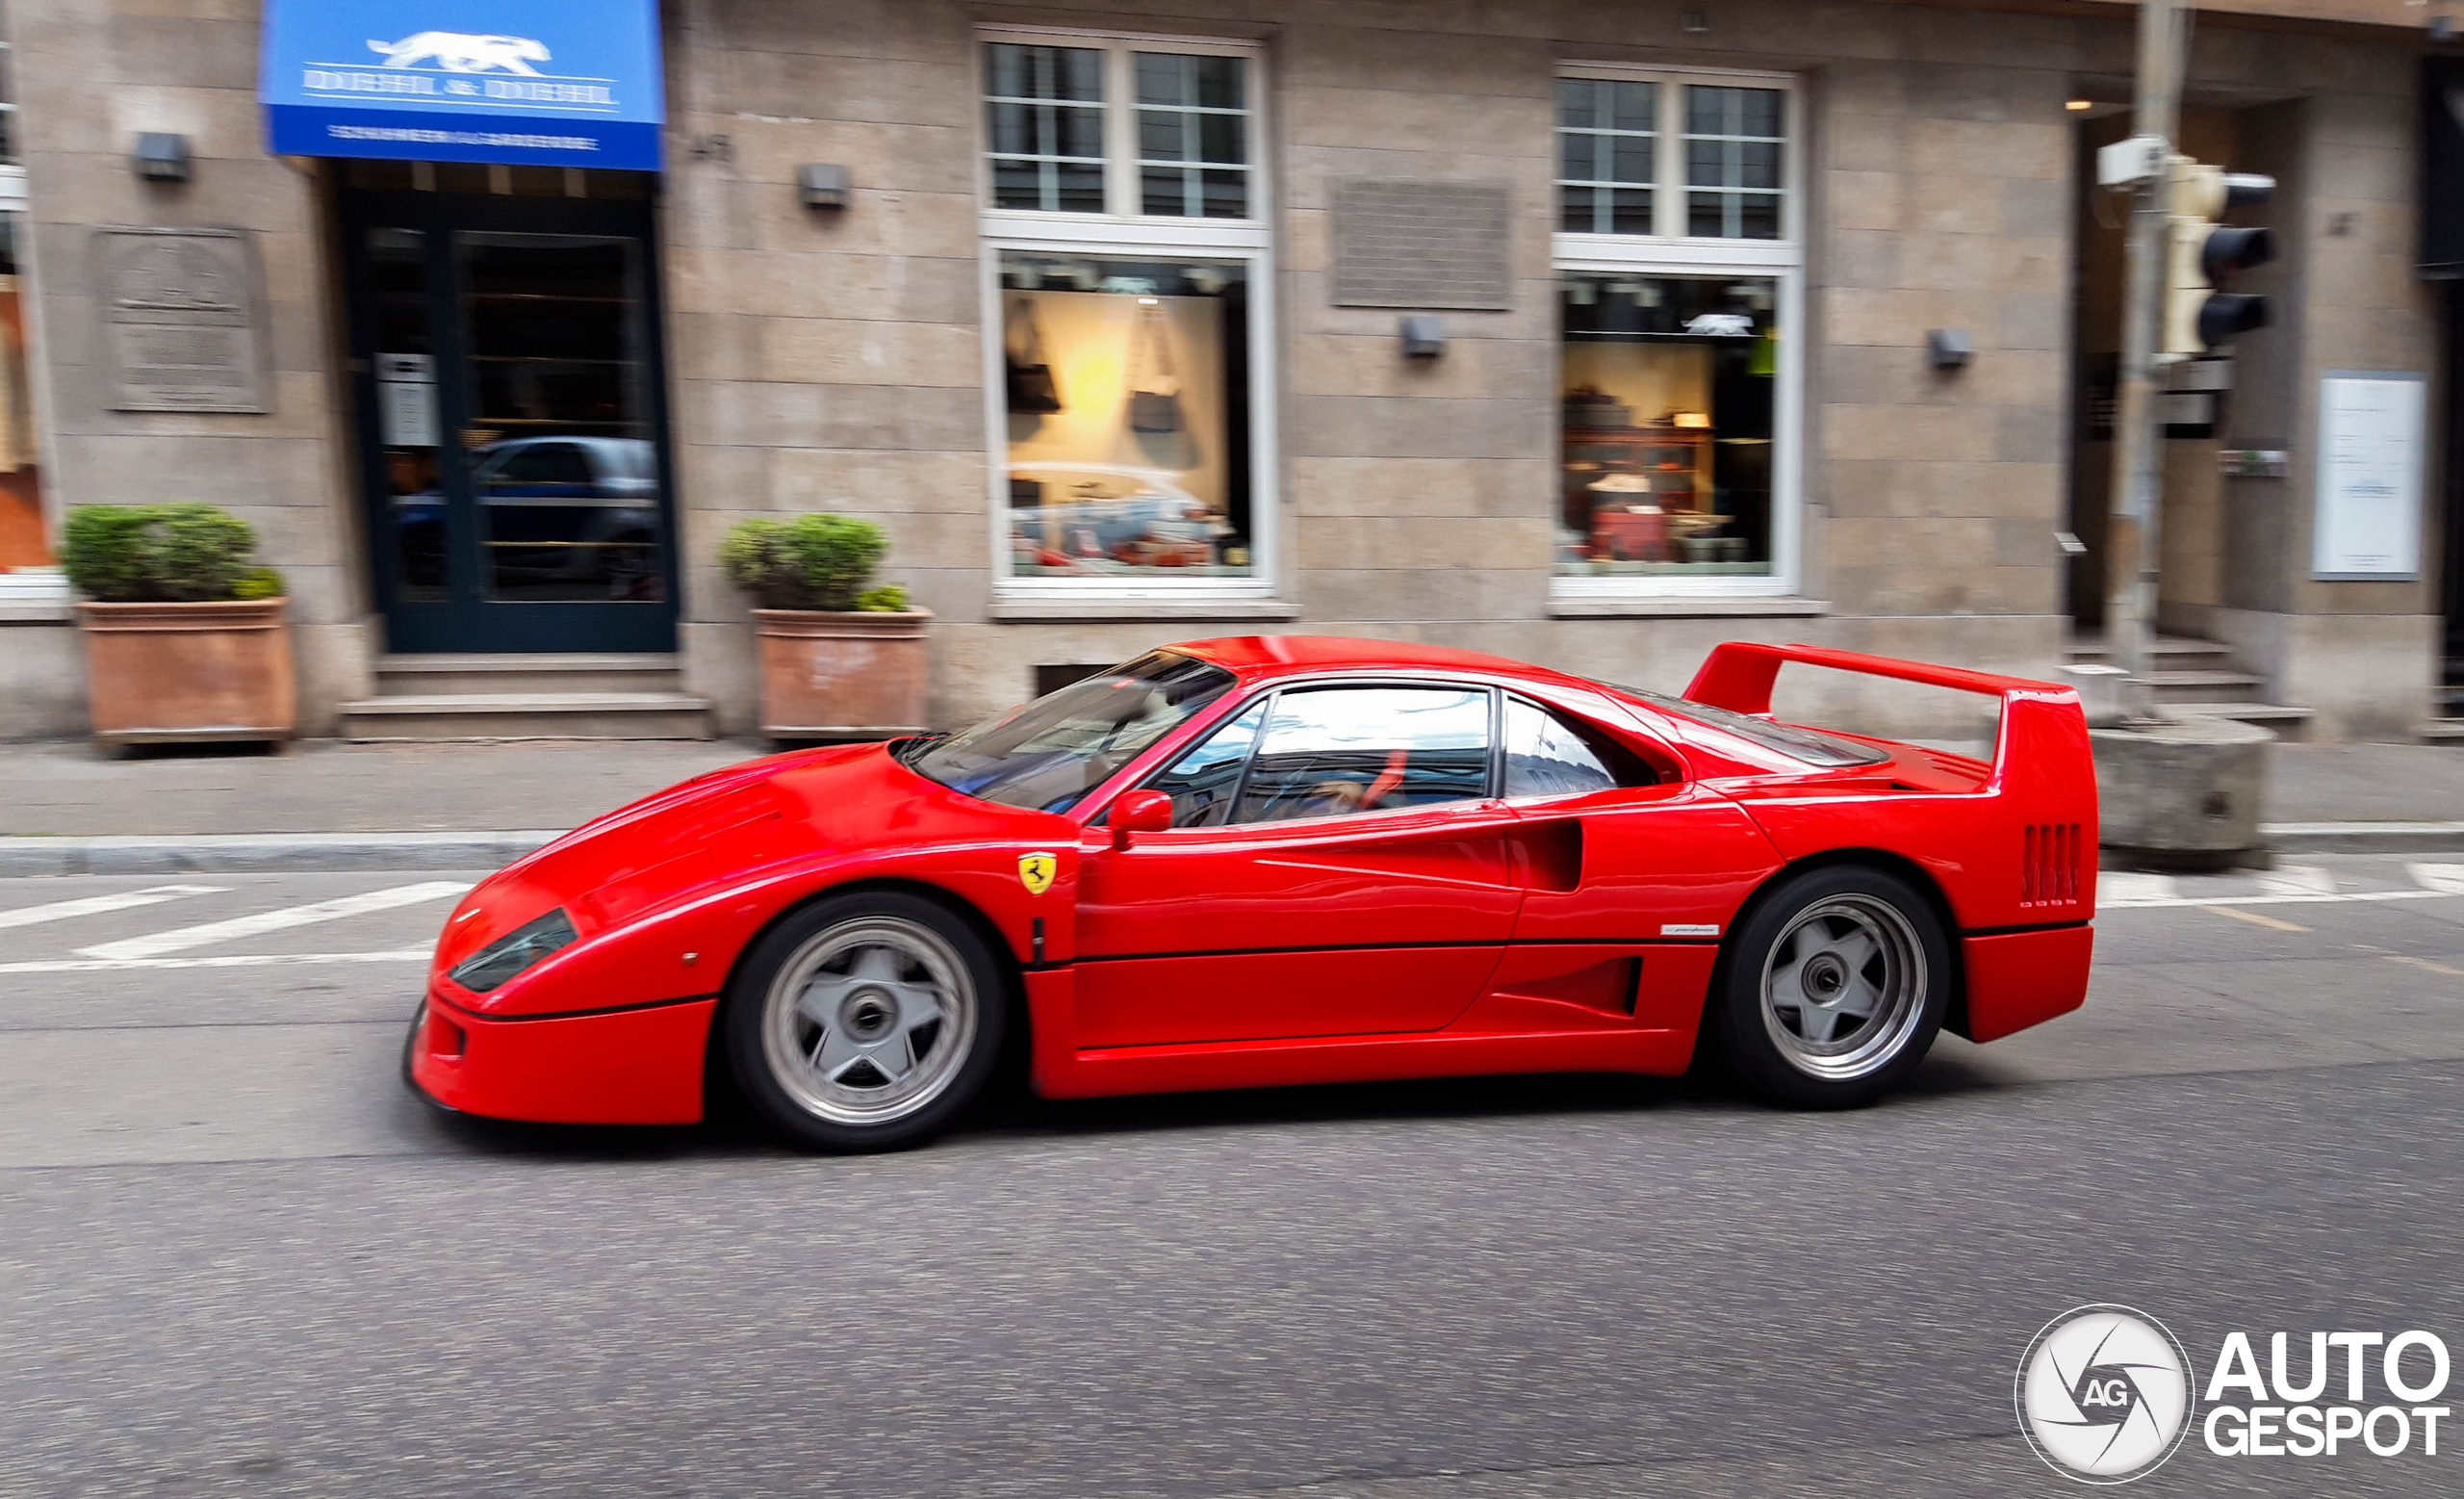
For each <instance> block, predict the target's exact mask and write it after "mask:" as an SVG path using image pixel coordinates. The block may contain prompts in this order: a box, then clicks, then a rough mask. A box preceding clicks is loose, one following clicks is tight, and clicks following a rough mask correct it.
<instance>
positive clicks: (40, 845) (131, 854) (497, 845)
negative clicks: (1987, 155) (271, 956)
mask: <svg viewBox="0 0 2464 1499" xmlns="http://www.w3.org/2000/svg"><path fill="white" fill-rule="evenodd" d="M2259 831H2260V833H2261V834H2262V835H2263V836H2264V838H2265V839H2266V846H2267V847H2269V848H2271V849H2272V850H2273V851H2275V852H2277V853H2280V854H2289V853H2312V854H2412V853H2464V821H2441V822H2271V823H2267V824H2265V825H2263V826H2262V827H2261V828H2260V830H2259ZM563 836H564V835H563V833H562V832H561V831H559V830H556V829H551V828H528V829H522V830H518V831H496V832H469V833H202V834H192V835H187V836H179V835H174V836H171V837H167V838H0V878H14V877H17V876H22V875H39V874H214V873H223V874H247V873H256V874H285V873H317V872H328V871H341V870H351V869H499V868H502V867H503V866H506V865H509V864H511V863H513V861H515V860H516V859H519V858H521V857H522V856H523V855H525V854H526V853H529V852H530V851H531V850H532V849H535V848H537V847H539V846H540V845H542V844H544V843H546V842H548V841H550V840H553V839H557V838H561V837H563Z"/></svg>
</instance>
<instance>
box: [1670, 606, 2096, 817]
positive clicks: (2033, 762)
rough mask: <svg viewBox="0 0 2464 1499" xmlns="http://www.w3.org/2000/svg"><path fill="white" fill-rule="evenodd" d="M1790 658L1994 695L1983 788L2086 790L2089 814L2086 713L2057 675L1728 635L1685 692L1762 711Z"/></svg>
mask: <svg viewBox="0 0 2464 1499" xmlns="http://www.w3.org/2000/svg"><path fill="white" fill-rule="evenodd" d="M1790 662H1795V663H1796V664H1798V665H1803V666H1822V667H1828V668H1829V669H1831V670H1833V671H1852V672H1857V673H1859V674H1861V675H1863V676H1867V677H1889V678H1892V679H1894V680H1896V681H1900V682H1914V683H1920V684H1922V685H1926V686H1933V687H1948V688H1950V689H1952V690H1953V691H1958V692H1974V693H1978V694H1981V695H1983V696H1986V697H1992V698H1999V699H2000V700H2001V703H2002V721H2001V727H2000V728H1999V729H1998V730H1997V731H1996V733H1995V735H1994V742H1993V769H1992V773H1991V775H1990V776H1989V778H1988V780H1987V782H1986V789H1988V790H1989V791H2013V792H2020V793H2022V794H2023V796H2025V799H2027V800H2029V801H2032V802H2033V801H2036V800H2038V799H2039V798H2040V797H2041V798H2042V799H2043V800H2045V801H2047V802H2056V803H2067V804H2069V805H2072V806H2076V805H2078V803H2079V801H2080V799H2082V798H2084V799H2085V801H2086V805H2087V807H2088V808H2089V809H2090V811H2089V814H2088V815H2089V817H2090V819H2092V818H2093V816H2094V812H2093V808H2094V806H2095V788H2096V780H2095V766H2094V762H2093V759H2092V753H2091V751H2090V748H2089V743H2088V719H2087V715H2086V714H2085V713H2083V712H2082V711H2080V708H2079V694H2078V692H2077V691H2075V690H2074V689H2072V688H2070V687H2066V686H2063V685H2060V684H2059V683H2052V682H2037V681H2034V680H2032V679H2030V678H2027V677H2005V676H2002V675H2000V674H1999V673H1995V672H1989V671H1969V670H1967V669H1965V668H1963V667H1959V666H1935V665H1931V664H1928V663H1927V662H1924V661H1908V660H1901V659H1898V658H1896V657H1890V656H1868V655H1866V654H1865V653H1863V652H1862V651H1836V650H1833V649H1831V648H1829V647H1827V646H1819V645H1758V644H1754V643H1752V642H1749V641H1743V640H1732V641H1729V642H1728V643H1726V644H1724V645H1717V646H1713V647H1712V648H1711V654H1710V655H1709V656H1708V657H1707V658H1705V659H1704V661H1703V668H1702V670H1700V671H1698V672H1696V673H1695V674H1694V682H1693V685H1690V686H1688V687H1687V688H1686V689H1685V695H1686V696H1687V697H1688V698H1691V699H1692V700H1694V701H1695V702H1697V703H1707V704H1709V705H1710V706H1711V707H1714V708H1725V709H1727V710H1729V711H1731V712H1738V713H1753V714H1756V715H1758V716H1762V717H1768V716H1769V715H1770V712H1771V687H1772V685H1773V684H1774V683H1776V682H1777V681H1778V680H1779V676H1780V668H1781V667H1782V666H1784V665H1787V664H1789V663H1790ZM2027 793H2035V794H2033V795H2030V794H2027Z"/></svg>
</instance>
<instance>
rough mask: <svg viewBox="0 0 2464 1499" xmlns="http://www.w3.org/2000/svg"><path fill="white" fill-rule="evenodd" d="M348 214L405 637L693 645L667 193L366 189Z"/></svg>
mask: <svg viewBox="0 0 2464 1499" xmlns="http://www.w3.org/2000/svg"><path fill="white" fill-rule="evenodd" d="M342 220H343V225H342V231H343V235H344V243H345V246H346V254H345V256H344V259H345V263H346V265H347V274H348V279H349V283H350V284H349V296H350V302H351V339H352V365H351V368H352V371H353V375H354V382H355V384H356V386H357V391H358V407H359V422H360V452H362V453H363V454H365V455H366V463H365V470H364V476H363V485H364V491H365V493H366V495H367V498H368V508H367V517H368V545H369V553H370V556H371V560H372V563H373V565H374V568H375V583H376V597H377V600H378V604H379V607H381V608H382V610H383V611H384V614H385V620H386V634H387V643H388V645H389V647H390V648H391V649H392V650H394V651H397V652H481V651H672V650H674V649H675V648H676V604H675V598H676V578H675V572H676V562H675V555H674V549H673V546H672V545H671V539H672V538H673V536H674V535H675V528H674V503H673V499H672V489H671V485H670V483H669V481H668V473H669V467H668V454H667V440H666V420H665V416H666V414H665V412H664V411H663V410H662V409H661V403H660V389H661V384H662V380H661V366H660V360H659V346H658V317H657V308H656V307H655V304H654V300H653V298H654V293H655V286H656V277H655V275H654V274H653V267H652V260H651V256H652V241H651V234H650V214H649V205H648V204H647V203H646V202H642V201H624V200H615V201H594V200H590V199H564V198H546V197H515V196H489V195H481V194H450V193H417V192H412V193H354V194H347V195H346V197H345V198H344V203H343V214H342Z"/></svg>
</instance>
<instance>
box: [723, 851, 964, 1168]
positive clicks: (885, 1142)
mask: <svg viewBox="0 0 2464 1499" xmlns="http://www.w3.org/2000/svg"><path fill="white" fill-rule="evenodd" d="M1007 1010H1008V1006H1007V1004H1006V1001H1005V993H1004V986H1003V984H1002V982H1001V970H1000V968H999V967H998V965H997V964H996V963H995V961H994V958H993V955H992V953H991V951H990V950H989V948H988V946H987V945H986V943H984V941H983V939H981V938H980V937H978V936H977V935H976V934H975V932H974V931H973V930H971V929H970V928H969V927H968V926H967V924H966V923H965V922H964V921H962V920H960V919H959V918H958V917H955V916H953V915H952V914H950V913H949V912H948V911H946V910H944V909H943V908H941V907H940V906H938V905H936V904H935V903H933V902H932V901H929V900H925V899H922V898H919V897H917V896H913V895H905V894H899V893H895V892H875V893H863V894H855V895H845V896H837V897H834V898H831V899H827V900H823V901H821V902H819V903H817V904H815V905H813V906H810V907H808V908H806V909H805V910H803V911H801V912H798V913H796V914H795V915H794V916H791V917H788V918H787V919H786V920H784V921H783V922H781V923H780V924H779V925H778V926H777V927H775V928H773V929H772V930H771V932H770V933H769V934H768V935H767V936H765V937H763V938H762V939H761V941H760V942H759V943H756V944H755V946H754V949H753V951H752V952H750V953H749V954H747V955H746V959H745V961H744V963H743V964H742V965H741V966H740V967H739V969H738V970H737V973H736V976H735V979H734V980H733V982H732V984H731V986H730V989H729V994H728V1001H727V1005H726V1007H725V1011H724V1014H723V1018H722V1020H721V1025H722V1026H723V1028H724V1036H723V1038H722V1039H723V1041H724V1043H725V1045H726V1047H727V1055H728V1061H729V1065H730V1069H731V1071H732V1072H733V1073H734V1075H735V1078H736V1081H737V1083H738V1085H739V1086H740V1087H741V1088H742V1089H743V1091H744V1094H745V1096H746V1098H749V1099H750V1100H751V1101H752V1103H753V1104H754V1106H755V1107H756V1108H757V1110H759V1112H760V1113H761V1114H762V1115H763V1116H764V1117H765V1118H767V1119H768V1120H769V1121H770V1122H771V1123H772V1124H775V1125H777V1126H778V1127H779V1128H780V1129H781V1130H782V1131H783V1132H784V1133H785V1134H786V1135H788V1136H789V1137H790V1138H792V1139H794V1140H795V1141H796V1142H798V1143H799V1144H802V1145H805V1146H808V1147H809V1148H812V1149H816V1150H842V1151H856V1150H895V1149H897V1148H899V1147H901V1146H908V1145H914V1144H917V1143H919V1142H921V1141H923V1140H925V1139H928V1138H930V1137H931V1136H933V1135H935V1134H937V1133H939V1132H940V1130H942V1129H943V1128H944V1127H946V1126H947V1125H948V1124H950V1122H951V1121H952V1120H953V1119H955V1118H956V1117H957V1116H958V1114H959V1113H960V1112H961V1111H963V1109H965V1107H966V1106H967V1104H968V1103H969V1102H970V1101H972V1100H973V1099H974V1098H975V1097H976V1096H977V1095H978V1094H980V1093H981V1092H982V1091H983V1089H984V1085H985V1082H986V1080H987V1078H988V1076H989V1075H990V1073H991V1071H992V1068H993V1065H994V1063H995V1060H996V1059H997V1058H998V1057H999V1055H1000V1052H1001V1045H1002V1031H1003V1028H1004V1021H1005V1018H1006V1015H1007Z"/></svg>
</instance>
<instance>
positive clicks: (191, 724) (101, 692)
mask: <svg viewBox="0 0 2464 1499" xmlns="http://www.w3.org/2000/svg"><path fill="white" fill-rule="evenodd" d="M289 602H290V601H289V600H287V599H249V600H246V601H244V602H234V603H217V604H79V605H78V606H77V623H78V625H79V626H80V627H81V628H82V629H83V630H84V632H85V635H86V685H87V690H88V694H89V697H90V717H91V719H92V721H93V726H94V738H95V740H96V741H97V742H98V743H103V744H157V743H165V742H176V741H181V740H204V739H287V738H289V737H291V735H292V731H293V730H294V729H295V728H297V727H298V722H299V708H298V689H297V686H296V685H295V682H294V680H293V677H292V670H291V629H290V627H289V626H288V625H286V624H285V623H284V622H283V617H282V611H283V606H284V605H286V604H287V603H289Z"/></svg>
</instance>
